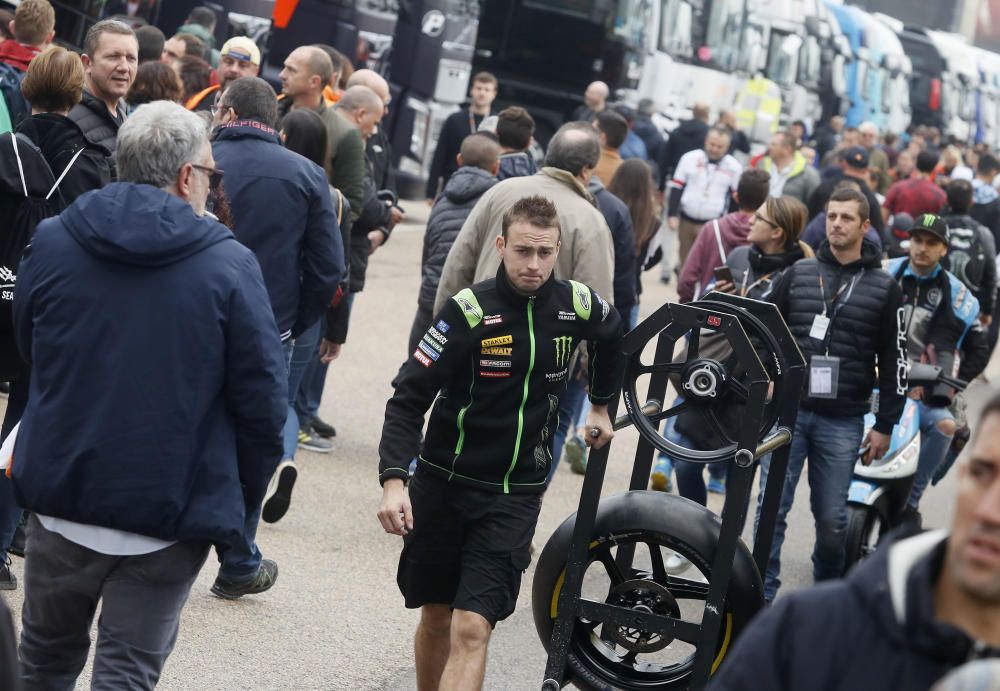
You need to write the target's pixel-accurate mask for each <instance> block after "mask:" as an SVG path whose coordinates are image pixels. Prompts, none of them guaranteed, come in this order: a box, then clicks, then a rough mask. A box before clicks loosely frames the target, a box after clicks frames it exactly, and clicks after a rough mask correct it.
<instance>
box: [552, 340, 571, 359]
mask: <svg viewBox="0 0 1000 691" xmlns="http://www.w3.org/2000/svg"><path fill="white" fill-rule="evenodd" d="M552 341H553V342H554V343H555V344H556V367H565V366H566V363H568V362H569V356H570V353H572V352H573V337H572V336H557V337H556V338H553V339H552Z"/></svg>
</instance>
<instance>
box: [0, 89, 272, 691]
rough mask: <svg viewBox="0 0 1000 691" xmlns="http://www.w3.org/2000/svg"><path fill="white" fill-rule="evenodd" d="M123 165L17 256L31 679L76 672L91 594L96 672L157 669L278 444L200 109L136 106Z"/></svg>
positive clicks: (266, 351)
mask: <svg viewBox="0 0 1000 691" xmlns="http://www.w3.org/2000/svg"><path fill="white" fill-rule="evenodd" d="M118 166H119V175H120V179H121V180H123V181H124V182H119V183H115V184H112V185H109V186H107V187H105V188H103V189H101V190H99V191H97V192H94V193H92V194H88V195H84V196H83V197H80V198H79V199H78V200H77V201H76V202H74V204H73V205H72V206H70V207H69V208H68V209H67V210H66V211H65V212H63V213H62V214H61V215H60V216H58V217H57V218H53V219H49V220H46V221H44V222H43V223H41V224H40V225H39V228H38V233H37V234H36V235H35V237H34V239H33V240H32V244H31V245H30V246H29V248H28V249H27V251H26V252H25V254H24V259H23V260H22V262H21V266H20V271H19V272H18V281H17V288H16V291H15V296H14V329H15V337H16V339H17V345H18V348H19V350H20V351H21V355H22V356H23V357H24V358H25V360H27V361H28V362H30V364H31V368H32V370H31V371H32V376H31V389H30V394H29V401H28V405H27V408H26V410H25V412H24V417H23V418H22V420H21V427H20V431H19V434H18V439H17V446H16V450H15V452H14V457H13V460H12V468H13V473H12V476H13V481H14V490H15V493H16V495H17V498H18V500H19V503H20V504H21V505H22V506H24V507H25V508H26V509H28V510H30V511H31V512H32V514H33V515H32V518H31V520H30V522H29V525H28V542H27V551H26V554H25V571H24V592H25V600H24V609H23V612H22V622H23V625H22V633H21V647H20V658H21V680H22V682H23V684H24V685H25V687H26V688H32V689H34V688H45V689H56V688H58V689H65V688H72V687H73V685H74V683H75V680H76V678H77V676H78V675H79V673H80V671H81V670H82V669H83V666H84V664H85V663H86V661H87V652H88V649H89V648H90V627H91V623H92V621H93V617H94V612H95V610H96V609H97V605H98V602H100V603H101V618H100V621H99V622H98V627H97V646H96V654H95V656H94V667H93V677H92V685H93V686H94V688H129V689H140V688H141V689H144V688H152V687H153V686H155V685H156V682H157V680H158V679H159V676H160V671H161V670H162V668H163V664H164V662H165V661H166V659H167V656H168V655H169V654H170V651H171V650H172V649H173V646H174V642H175V641H176V638H177V630H178V626H179V623H180V612H181V609H182V608H183V606H184V603H185V601H186V600H187V597H188V592H189V591H190V589H191V585H192V583H193V582H194V579H195V577H196V576H197V574H198V572H199V571H200V570H201V567H202V564H204V563H205V558H206V556H207V555H208V550H209V547H210V546H211V545H212V544H216V545H220V546H230V545H233V544H235V543H238V542H240V541H241V540H242V538H243V534H244V532H245V527H244V524H245V521H246V517H247V515H248V514H250V515H253V514H254V512H255V511H256V510H257V507H259V506H260V504H261V502H262V500H263V497H264V491H265V489H266V487H267V484H268V480H269V478H270V477H271V475H272V473H273V472H274V469H275V466H276V465H277V463H278V461H279V460H280V458H281V429H282V425H283V423H284V421H285V413H286V409H287V398H286V390H285V385H286V384H285V382H286V363H285V361H284V359H283V354H282V348H281V341H280V339H279V337H278V329H277V326H276V325H275V321H274V316H273V314H272V311H271V308H270V300H269V298H268V294H267V290H266V288H265V287H264V281H263V278H262V277H261V270H260V266H259V265H258V263H257V259H256V258H255V257H254V254H253V252H251V251H250V250H249V249H247V248H246V247H244V246H243V245H241V244H240V243H239V242H237V241H236V239H235V238H234V237H233V234H232V233H231V232H230V231H229V230H228V229H227V228H225V227H224V226H223V225H221V224H220V223H218V222H217V221H215V220H213V219H211V218H210V217H208V216H206V215H205V205H206V200H207V198H208V195H209V190H210V187H211V185H212V184H213V183H214V182H215V181H216V180H217V179H218V177H219V175H220V172H221V171H218V170H216V169H215V160H214V158H213V156H212V149H211V146H210V145H209V142H208V132H207V130H206V127H205V124H204V121H203V120H202V119H201V118H199V117H198V116H196V115H194V114H193V113H190V112H188V111H187V110H185V109H184V108H182V107H181V106H179V105H176V104H172V103H167V102H159V103H152V104H149V105H145V106H142V107H141V108H139V109H138V110H137V111H136V112H135V114H134V115H133V116H132V117H131V118H130V119H129V121H128V122H127V123H125V124H124V125H123V126H122V128H121V130H120V132H119V134H118ZM56 426H58V427H59V434H52V433H51V430H52V429H54V428H55V427H56Z"/></svg>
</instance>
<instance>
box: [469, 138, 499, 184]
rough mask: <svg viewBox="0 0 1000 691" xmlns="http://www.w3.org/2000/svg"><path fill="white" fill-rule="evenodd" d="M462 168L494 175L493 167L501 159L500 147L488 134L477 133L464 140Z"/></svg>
mask: <svg viewBox="0 0 1000 691" xmlns="http://www.w3.org/2000/svg"><path fill="white" fill-rule="evenodd" d="M459 153H460V155H461V156H462V166H463V167H468V168H481V169H482V170H485V171H486V172H487V173H490V174H491V175H492V174H493V166H495V165H496V164H497V160H498V159H499V158H500V145H499V144H497V140H496V138H495V137H493V136H492V135H490V134H489V133H488V132H476V133H474V134H470V135H469V136H468V137H466V138H465V139H463V140H462V150H461V151H460V152H459Z"/></svg>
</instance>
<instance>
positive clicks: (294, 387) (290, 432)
mask: <svg viewBox="0 0 1000 691" xmlns="http://www.w3.org/2000/svg"><path fill="white" fill-rule="evenodd" d="M321 328H322V327H321V322H316V323H315V324H314V325H313V326H310V327H309V328H308V329H306V330H305V331H304V332H302V333H301V334H300V335H299V337H298V338H296V339H295V344H294V345H293V346H292V357H291V360H290V361H289V363H288V416H287V417H286V418H285V432H284V442H285V450H284V456H283V458H284V459H289V458H290V459H294V458H295V449H296V448H297V447H298V445H299V416H298V415H297V414H296V413H295V398H296V396H297V395H298V392H299V387H300V386H301V384H302V378H303V377H304V376H305V374H306V369H307V368H308V367H309V364H310V363H311V362H312V359H313V355H314V354H315V353H316V348H317V347H318V345H319V338H320V335H321V334H320V329H321Z"/></svg>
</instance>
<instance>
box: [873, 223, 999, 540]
mask: <svg viewBox="0 0 1000 691" xmlns="http://www.w3.org/2000/svg"><path fill="white" fill-rule="evenodd" d="M949 236H950V233H949V230H948V225H947V224H946V223H945V222H944V219H942V218H941V217H940V216H936V215H934V214H922V215H920V216H918V217H917V218H916V219H914V223H913V227H912V228H910V247H909V250H910V254H909V257H899V258H898V259H893V260H892V261H890V262H889V266H888V270H889V273H890V274H892V276H893V278H895V279H896V281H897V282H898V283H899V286H900V288H901V289H902V293H903V302H902V304H903V322H902V323H903V325H904V326H905V328H906V351H907V352H906V356H907V359H908V360H909V361H910V362H929V363H931V364H934V365H938V366H939V367H941V369H942V370H944V371H945V372H946V373H949V374H950V373H951V372H953V371H955V369H957V370H958V378H959V379H964V380H966V381H970V380H972V379H974V378H975V377H976V375H978V374H979V373H980V372H981V371H982V370H983V369H984V368H985V367H986V363H987V361H988V360H989V356H990V352H989V346H987V344H986V339H985V335H984V333H983V331H982V330H981V329H980V328H979V323H978V321H977V319H976V318H977V317H978V316H979V301H978V300H977V299H976V297H975V295H973V294H972V292H971V291H970V290H969V289H968V288H967V287H966V286H965V285H964V284H963V283H962V281H960V280H959V279H958V277H957V276H955V275H954V274H952V273H951V272H949V271H947V270H945V268H944V267H943V266H941V261H942V260H943V259H944V258H945V256H947V254H948V240H949ZM956 359H959V360H960V363H961V364H959V365H958V367H957V368H956V366H955V361H956ZM954 394H955V391H954V390H953V389H951V388H949V387H944V386H935V387H921V388H916V389H914V390H913V391H911V392H910V398H913V399H916V400H917V405H918V406H919V409H920V411H919V418H918V419H919V420H920V459H919V461H918V463H917V474H916V477H915V478H914V480H913V487H912V489H911V490H910V496H909V499H908V500H907V502H906V510H905V512H904V516H903V518H904V519H905V520H907V521H910V522H913V523H916V524H918V525H919V523H920V514H919V513H918V512H917V507H918V505H919V503H920V497H921V495H922V494H923V493H924V490H925V489H926V488H927V484H928V483H929V482H930V479H931V477H933V475H934V471H935V470H937V468H938V466H939V465H940V464H941V461H942V460H944V457H945V455H946V454H947V453H948V447H949V446H950V445H951V439H952V437H953V436H954V435H955V429H956V425H955V418H954V416H953V415H952V414H951V411H950V410H949V409H948V406H949V405H951V400H952V397H953V396H954Z"/></svg>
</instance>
